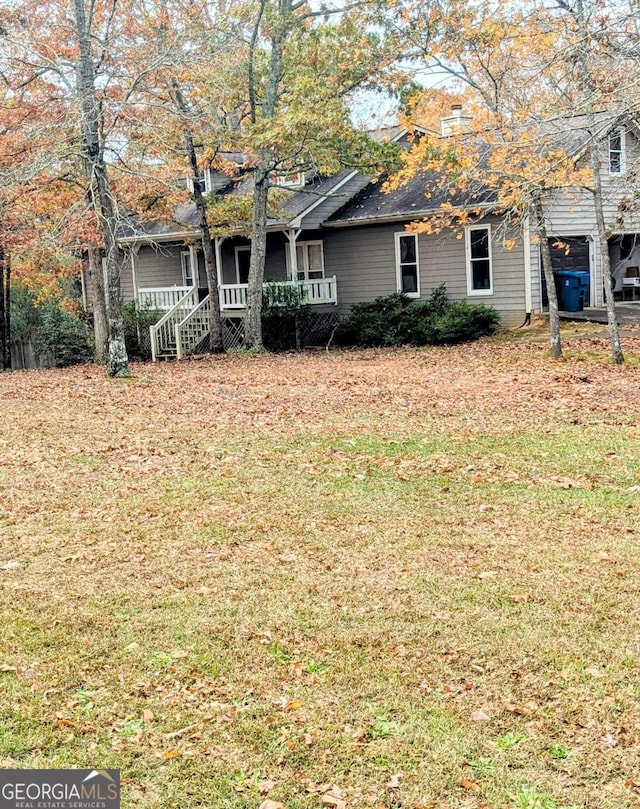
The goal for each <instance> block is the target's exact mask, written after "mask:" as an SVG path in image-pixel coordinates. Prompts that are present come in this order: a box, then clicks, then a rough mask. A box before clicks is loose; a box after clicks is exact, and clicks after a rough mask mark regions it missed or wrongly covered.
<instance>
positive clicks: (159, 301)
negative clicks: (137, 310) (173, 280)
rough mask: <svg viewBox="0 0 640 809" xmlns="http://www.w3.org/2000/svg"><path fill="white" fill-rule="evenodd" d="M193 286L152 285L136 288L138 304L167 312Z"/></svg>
mask: <svg viewBox="0 0 640 809" xmlns="http://www.w3.org/2000/svg"><path fill="white" fill-rule="evenodd" d="M192 289H193V287H152V288H147V289H139V290H138V304H139V305H140V306H143V307H145V308H147V309H159V310H160V311H162V312H168V311H169V310H171V309H173V307H174V306H176V305H177V304H178V302H179V301H180V300H181V299H182V298H183V297H184V296H185V295H186V294H187V292H191V290H192Z"/></svg>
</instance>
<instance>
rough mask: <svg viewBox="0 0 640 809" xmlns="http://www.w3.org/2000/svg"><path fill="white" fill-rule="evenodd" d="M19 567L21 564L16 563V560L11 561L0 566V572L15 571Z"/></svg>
mask: <svg viewBox="0 0 640 809" xmlns="http://www.w3.org/2000/svg"><path fill="white" fill-rule="evenodd" d="M17 567H20V562H16V560H15V559H9V561H8V562H5V563H4V565H1V566H0V570H15V569H16V568H17Z"/></svg>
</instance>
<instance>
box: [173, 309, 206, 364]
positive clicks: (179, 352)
mask: <svg viewBox="0 0 640 809" xmlns="http://www.w3.org/2000/svg"><path fill="white" fill-rule="evenodd" d="M210 303H211V296H210V295H207V296H206V297H205V298H203V299H202V300H201V301H200V303H199V304H198V305H197V306H196V308H195V309H192V310H191V311H190V312H189V313H188V314H187V316H186V317H185V318H184V319H183V320H181V321H180V322H179V323H175V324H174V327H173V328H174V331H175V335H176V358H177V359H179V360H181V359H182V358H183V357H184V348H183V345H182V329H183V328H184V327H185V326H188V325H189V321H190V320H192V319H193V318H194V317H195V316H196V314H197V313H198V312H199V311H200V309H202V308H204V307H205V306H206V305H207V304H210Z"/></svg>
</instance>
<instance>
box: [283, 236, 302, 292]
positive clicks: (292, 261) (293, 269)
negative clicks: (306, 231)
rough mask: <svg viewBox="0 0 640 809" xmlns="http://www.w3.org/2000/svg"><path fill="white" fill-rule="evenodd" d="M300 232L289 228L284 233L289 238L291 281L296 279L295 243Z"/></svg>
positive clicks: (296, 258) (296, 259)
mask: <svg viewBox="0 0 640 809" xmlns="http://www.w3.org/2000/svg"><path fill="white" fill-rule="evenodd" d="M301 233H302V231H301V230H295V228H289V230H288V231H285V234H284V235H285V236H286V237H287V239H288V240H289V270H290V272H291V280H292V281H297V280H298V251H297V250H296V243H297V241H298V236H300V234H301Z"/></svg>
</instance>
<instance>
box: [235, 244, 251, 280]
mask: <svg viewBox="0 0 640 809" xmlns="http://www.w3.org/2000/svg"><path fill="white" fill-rule="evenodd" d="M250 263H251V246H250V245H248V244H247V245H242V246H241V247H236V284H248V283H249V264H250Z"/></svg>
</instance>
